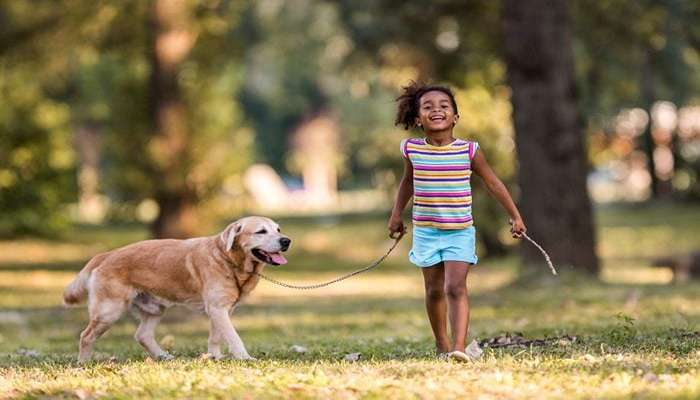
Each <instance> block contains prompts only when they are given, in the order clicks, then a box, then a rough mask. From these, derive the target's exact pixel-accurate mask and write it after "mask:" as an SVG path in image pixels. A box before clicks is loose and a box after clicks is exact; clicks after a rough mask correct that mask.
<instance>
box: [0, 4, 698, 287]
mask: <svg viewBox="0 0 700 400" xmlns="http://www.w3.org/2000/svg"><path fill="white" fill-rule="evenodd" d="M519 3H520V2H508V1H502V2H498V1H486V0H468V1H460V2H456V1H435V2H417V1H398V0H376V1H369V0H359V1H350V0H336V1H331V0H289V1H282V0H260V1H244V0H236V1H226V0H201V1H195V0H154V1H116V0H102V1H94V2H86V1H78V0H56V1H48V0H44V1H31V2H29V1H27V2H24V1H16V2H3V3H2V4H1V5H0V93H2V95H1V96H0V191H1V194H0V210H1V212H2V218H1V219H0V234H1V235H3V236H15V235H20V234H36V233H41V234H50V233H52V232H58V231H60V230H61V229H64V228H65V227H66V226H68V224H70V223H72V222H76V221H79V222H88V223H96V222H101V221H111V222H116V221H121V222H124V221H127V222H128V221H142V222H146V223H149V224H151V231H152V233H153V235H154V236H155V237H182V236H190V235H193V234H199V233H204V232H211V231H212V230H213V229H214V226H215V225H218V224H219V223H220V221H221V220H223V219H231V218H232V217H234V216H236V215H239V214H243V213H246V212H252V211H257V210H260V208H259V207H258V206H259V204H258V202H257V201H256V199H255V196H252V194H251V191H250V190H249V188H246V185H245V181H246V179H245V176H246V174H245V172H246V170H247V169H248V167H250V166H251V165H253V164H255V163H265V164H268V165H269V166H271V167H272V168H273V169H274V171H275V172H276V173H277V174H279V176H280V179H281V182H283V184H281V185H282V186H281V188H280V191H278V192H279V193H283V197H284V198H285V199H287V200H288V203H289V207H291V208H290V209H294V210H295V211H294V213H300V212H303V213H317V214H320V213H323V214H328V213H331V214H332V213H338V212H360V211H362V212H366V211H372V210H375V211H380V212H384V211H386V210H388V209H389V208H390V206H391V204H390V203H391V201H392V197H393V192H394V190H395V187H396V184H397V180H398V178H399V177H400V173H401V160H400V154H399V152H398V144H399V142H400V140H401V139H402V138H404V137H406V135H408V134H410V135H419V132H410V133H406V132H403V131H401V130H400V129H398V128H395V127H393V126H392V122H393V114H394V107H395V105H394V103H393V99H394V98H395V97H396V96H397V94H398V91H399V89H400V86H401V85H403V84H406V83H407V82H408V81H409V80H410V79H426V80H431V81H436V82H442V83H447V84H449V85H452V86H453V87H454V88H455V91H456V95H457V100H458V103H459V106H460V112H461V114H462V118H461V120H460V124H459V125H458V126H457V128H456V131H455V132H456V134H457V135H458V136H460V137H464V138H470V139H473V140H478V141H479V142H480V143H481V145H482V148H483V150H484V151H485V153H486V155H487V158H488V159H489V161H490V163H491V164H492V165H493V166H494V168H495V170H496V172H497V174H498V175H499V177H501V179H503V180H504V182H505V183H506V184H507V185H508V186H509V187H510V188H511V191H512V192H513V193H514V194H515V195H516V197H519V198H520V199H521V203H522V205H523V208H524V210H525V212H526V222H528V224H529V225H530V226H531V231H532V232H536V233H533V235H536V236H538V237H539V238H541V239H542V241H543V242H544V243H543V244H544V245H545V247H547V248H552V249H556V250H553V252H554V253H555V254H556V256H555V258H561V260H563V262H564V263H567V264H571V265H574V266H576V267H578V268H582V269H587V270H588V271H590V272H592V273H595V272H596V270H597V268H596V264H595V253H594V243H593V239H592V234H591V231H592V221H591V217H590V209H589V208H588V206H587V205H586V204H588V203H587V200H586V197H587V193H589V194H590V195H591V196H592V197H593V200H594V202H614V201H650V200H653V199H658V198H665V199H680V200H697V199H698V198H700V182H699V179H698V176H699V174H700V139H699V137H700V116H699V115H700V106H699V104H698V103H700V98H698V95H697V93H700V91H699V90H698V89H700V87H699V86H700V28H698V27H697V24H696V23H695V21H697V20H698V18H699V17H700V6H698V5H697V4H695V2H685V1H679V0H657V1H652V0H645V1H639V2H631V1H622V0H606V1H584V0H576V1H573V2H563V3H567V4H568V10H566V11H565V12H562V13H556V14H546V13H545V14H542V13H543V12H544V11H548V12H551V11H553V10H554V9H555V8H556V7H553V6H552V7H550V6H549V3H548V4H547V5H542V6H541V7H536V6H534V5H532V4H527V5H525V4H519ZM557 4H558V3H557ZM545 9H546V10H545ZM525 12H531V13H532V15H531V16H530V18H531V20H532V21H533V22H531V23H530V25H529V26H530V27H531V28H532V30H531V32H530V33H529V34H528V33H521V32H520V31H515V32H514V31H512V30H509V27H512V26H513V25H512V23H513V21H515V20H516V19H517V18H516V17H517V16H518V15H521V13H525ZM547 15H549V17H547V18H545V16H547ZM535 22H537V23H535ZM548 24H549V25H548ZM548 27H551V29H550V28H548ZM555 28H556V29H555ZM555 32H570V35H569V36H570V39H569V40H564V41H560V40H559V39H560V37H559V35H558V34H557V33H555ZM555 39H556V41H555ZM550 46H553V47H550ZM518 71H519V72H518ZM537 82H549V83H548V84H547V85H545V86H544V88H543V89H542V92H541V93H540V94H539V95H538V96H534V97H533V96H531V95H530V94H528V93H529V92H528V90H529V89H528V87H533V86H532V85H535V84H537ZM549 94H554V95H552V96H549ZM514 107H515V108H514ZM523 115H524V116H531V117H533V121H536V122H537V123H538V124H539V125H538V124H525V123H522V121H521V119H522V118H521V117H522V116H523ZM564 116H566V121H567V122H566V123H565V124H564V123H563V122H562V121H560V120H559V117H561V118H564ZM513 121H515V123H514V122H513ZM519 121H521V122H519ZM560 122H561V123H560ZM310 127H312V128H310ZM314 127H320V128H314ZM314 129H322V130H323V132H325V133H324V134H323V136H322V137H323V138H327V139H328V140H324V143H325V144H324V146H326V147H325V149H326V150H323V151H321V150H318V151H314V150H313V147H310V146H309V145H308V143H309V141H310V142H312V143H313V142H315V141H317V140H316V139H313V138H314V137H315V136H314V135H315V134H316V133H314V132H315V131H314ZM310 132H311V133H310ZM309 138H312V139H309ZM516 142H517V146H516ZM531 143H532V144H535V146H529V144H531ZM543 143H544V144H543ZM547 143H551V146H550V147H547V146H548V145H547ZM516 147H517V150H516ZM540 151H544V153H540ZM321 153H323V154H325V153H328V154H327V155H322V154H321ZM554 153H556V154H554ZM552 154H554V155H552ZM311 155H313V156H314V157H311ZM319 160H321V161H319ZM541 162H545V164H543V166H546V168H545V169H544V170H549V171H552V172H553V175H552V176H551V177H548V176H549V175H543V174H541V173H539V172H538V171H541V170H540V169H538V168H537V167H536V166H537V165H538V164H537V163H541ZM319 163H320V165H324V167H323V170H324V171H325V172H324V173H323V174H314V173H313V171H318V169H319V168H320V167H318V165H319ZM566 165H569V166H571V165H575V166H576V167H575V168H573V167H572V168H573V169H574V170H575V172H571V173H570V174H569V173H565V172H564V171H565V170H566V168H565V166H566ZM528 173H530V174H531V175H527V174H528ZM528 176H529V178H528ZM571 177H573V178H571ZM333 178H334V179H333ZM535 178H537V179H540V180H541V181H540V180H537V182H539V183H538V184H536V185H530V184H528V183H527V182H531V181H532V179H535ZM586 180H587V183H588V186H587V188H588V192H587V191H586V185H585V182H586ZM312 182H317V183H315V184H312ZM319 182H321V183H319ZM548 182H550V183H551V182H558V185H548V184H547V183H548ZM260 185H261V186H265V185H268V186H269V185H271V183H268V182H261V183H260ZM313 185H316V186H323V187H325V189H324V190H326V191H325V192H319V191H315V192H314V191H311V190H309V187H311V186H313ZM542 185H544V187H549V186H552V187H553V188H556V189H553V191H552V192H551V193H550V192H548V191H542V190H541V187H542ZM538 190H539V191H538ZM333 191H337V195H335V197H334V196H330V197H328V199H327V200H324V201H323V202H316V201H315V200H318V197H319V196H320V194H319V193H332V192H333ZM305 193H306V194H305ZM314 193H315V195H314ZM574 193H576V195H575V196H574ZM538 196H539V197H538ZM562 197H566V198H568V197H576V198H578V199H580V201H576V202H571V203H570V202H568V201H564V199H563V198H562ZM528 201H529V202H530V203H528ZM564 203H566V204H571V206H570V207H569V206H564V205H563V204H564ZM276 212H278V213H279V212H281V211H280V210H277V211H276ZM557 213H560V214H557ZM475 214H476V216H475V219H476V220H477V221H478V222H477V226H478V228H479V232H480V241H481V247H480V248H481V249H482V250H481V251H482V252H483V253H482V254H484V255H496V254H502V253H504V252H505V251H506V250H507V248H508V245H510V244H511V242H510V241H509V240H508V238H507V233H506V232H505V231H506V229H505V228H504V227H505V221H506V217H505V215H504V213H503V212H502V211H501V210H500V207H499V206H498V205H497V204H496V202H495V201H493V200H492V199H489V198H488V195H486V194H485V190H483V189H482V190H479V189H477V191H476V198H475ZM554 226H556V227H557V228H556V229H554V228H553V227H554ZM575 226H580V227H581V231H580V232H583V233H581V235H579V234H576V235H574V234H571V235H569V236H567V237H571V238H572V241H573V242H566V241H561V240H559V239H560V238H561V237H563V235H564V236H565V235H568V234H569V233H570V232H573V231H578V230H577V229H573V228H572V227H575ZM383 228H384V227H380V226H378V227H377V229H383ZM572 229H573V230H572ZM574 245H577V246H578V247H579V248H581V252H582V254H583V253H586V255H585V256H580V257H578V256H574V255H573V254H572V253H571V252H570V251H568V250H567V249H571V247H572V246H574ZM584 248H585V249H584ZM525 256H526V257H533V256H535V255H533V254H530V253H527V252H526V253H525Z"/></svg>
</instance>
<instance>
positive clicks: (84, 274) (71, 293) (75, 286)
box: [63, 253, 109, 306]
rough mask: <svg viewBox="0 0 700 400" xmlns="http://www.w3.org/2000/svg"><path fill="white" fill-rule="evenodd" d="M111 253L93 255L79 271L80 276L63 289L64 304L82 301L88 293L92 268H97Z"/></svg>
mask: <svg viewBox="0 0 700 400" xmlns="http://www.w3.org/2000/svg"><path fill="white" fill-rule="evenodd" d="M108 255H109V253H102V254H98V255H96V256H95V257H93V258H92V259H91V260H90V261H88V263H87V264H86V265H85V267H84V268H83V269H82V270H81V271H80V272H79V273H78V276H76V277H75V279H73V281H72V282H71V283H69V284H68V286H66V288H65V289H64V290H63V304H64V305H66V306H69V305H77V304H80V303H82V302H83V301H84V300H85V299H86V298H87V295H88V279H90V274H91V273H92V270H94V269H95V268H97V267H98V266H99V265H100V264H101V263H102V261H104V259H105V258H107V256H108Z"/></svg>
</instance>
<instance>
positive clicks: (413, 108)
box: [394, 81, 459, 129]
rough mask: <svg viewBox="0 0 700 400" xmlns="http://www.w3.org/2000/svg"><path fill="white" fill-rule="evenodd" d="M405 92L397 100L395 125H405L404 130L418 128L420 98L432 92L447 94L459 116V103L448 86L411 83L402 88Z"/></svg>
mask: <svg viewBox="0 0 700 400" xmlns="http://www.w3.org/2000/svg"><path fill="white" fill-rule="evenodd" d="M401 89H402V90H403V92H402V93H401V95H400V96H399V97H397V98H396V102H397V103H398V111H397V112H396V121H394V125H397V126H398V125H403V127H404V129H409V128H414V127H416V118H417V117H418V108H419V106H420V98H421V97H422V96H423V95H424V94H426V93H428V92H432V91H438V92H442V93H445V94H446V95H447V97H449V98H450V102H451V103H452V108H454V111H455V114H459V111H458V110H457V102H456V101H455V95H454V93H452V90H451V89H450V88H448V87H447V86H440V85H429V84H426V83H424V82H416V81H410V82H409V83H408V85H407V86H404V87H402V88H401Z"/></svg>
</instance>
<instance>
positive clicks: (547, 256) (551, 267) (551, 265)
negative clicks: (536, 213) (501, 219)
mask: <svg viewBox="0 0 700 400" xmlns="http://www.w3.org/2000/svg"><path fill="white" fill-rule="evenodd" d="M508 223H510V226H511V229H510V231H511V232H513V233H516V232H514V231H513V224H514V221H513V220H512V219H508ZM517 234H519V235H520V236H519V237H518V239H522V238H525V239H527V240H528V241H529V242H530V243H532V245H533V246H535V247H537V250H539V251H540V252H541V253H542V255H543V256H544V259H545V261H547V265H548V266H549V269H550V270H551V271H552V275H557V270H556V269H555V268H554V264H552V259H551V258H549V254H547V252H546V251H544V249H543V248H542V246H540V245H539V244H538V243H537V242H535V241H534V240H532V238H531V237H530V236H528V235H527V233H525V232H517Z"/></svg>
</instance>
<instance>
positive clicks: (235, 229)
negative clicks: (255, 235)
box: [223, 222, 243, 251]
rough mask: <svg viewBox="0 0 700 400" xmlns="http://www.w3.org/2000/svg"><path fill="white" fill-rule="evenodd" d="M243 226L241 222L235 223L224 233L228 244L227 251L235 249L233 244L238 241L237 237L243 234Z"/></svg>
mask: <svg viewBox="0 0 700 400" xmlns="http://www.w3.org/2000/svg"><path fill="white" fill-rule="evenodd" d="M242 229H243V225H242V224H241V223H240V222H234V223H233V224H231V225H229V227H228V228H227V229H226V230H225V231H224V235H223V236H224V241H225V242H226V250H227V251H230V250H231V249H233V242H234V240H236V235H238V234H239V233H241V230H242Z"/></svg>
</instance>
